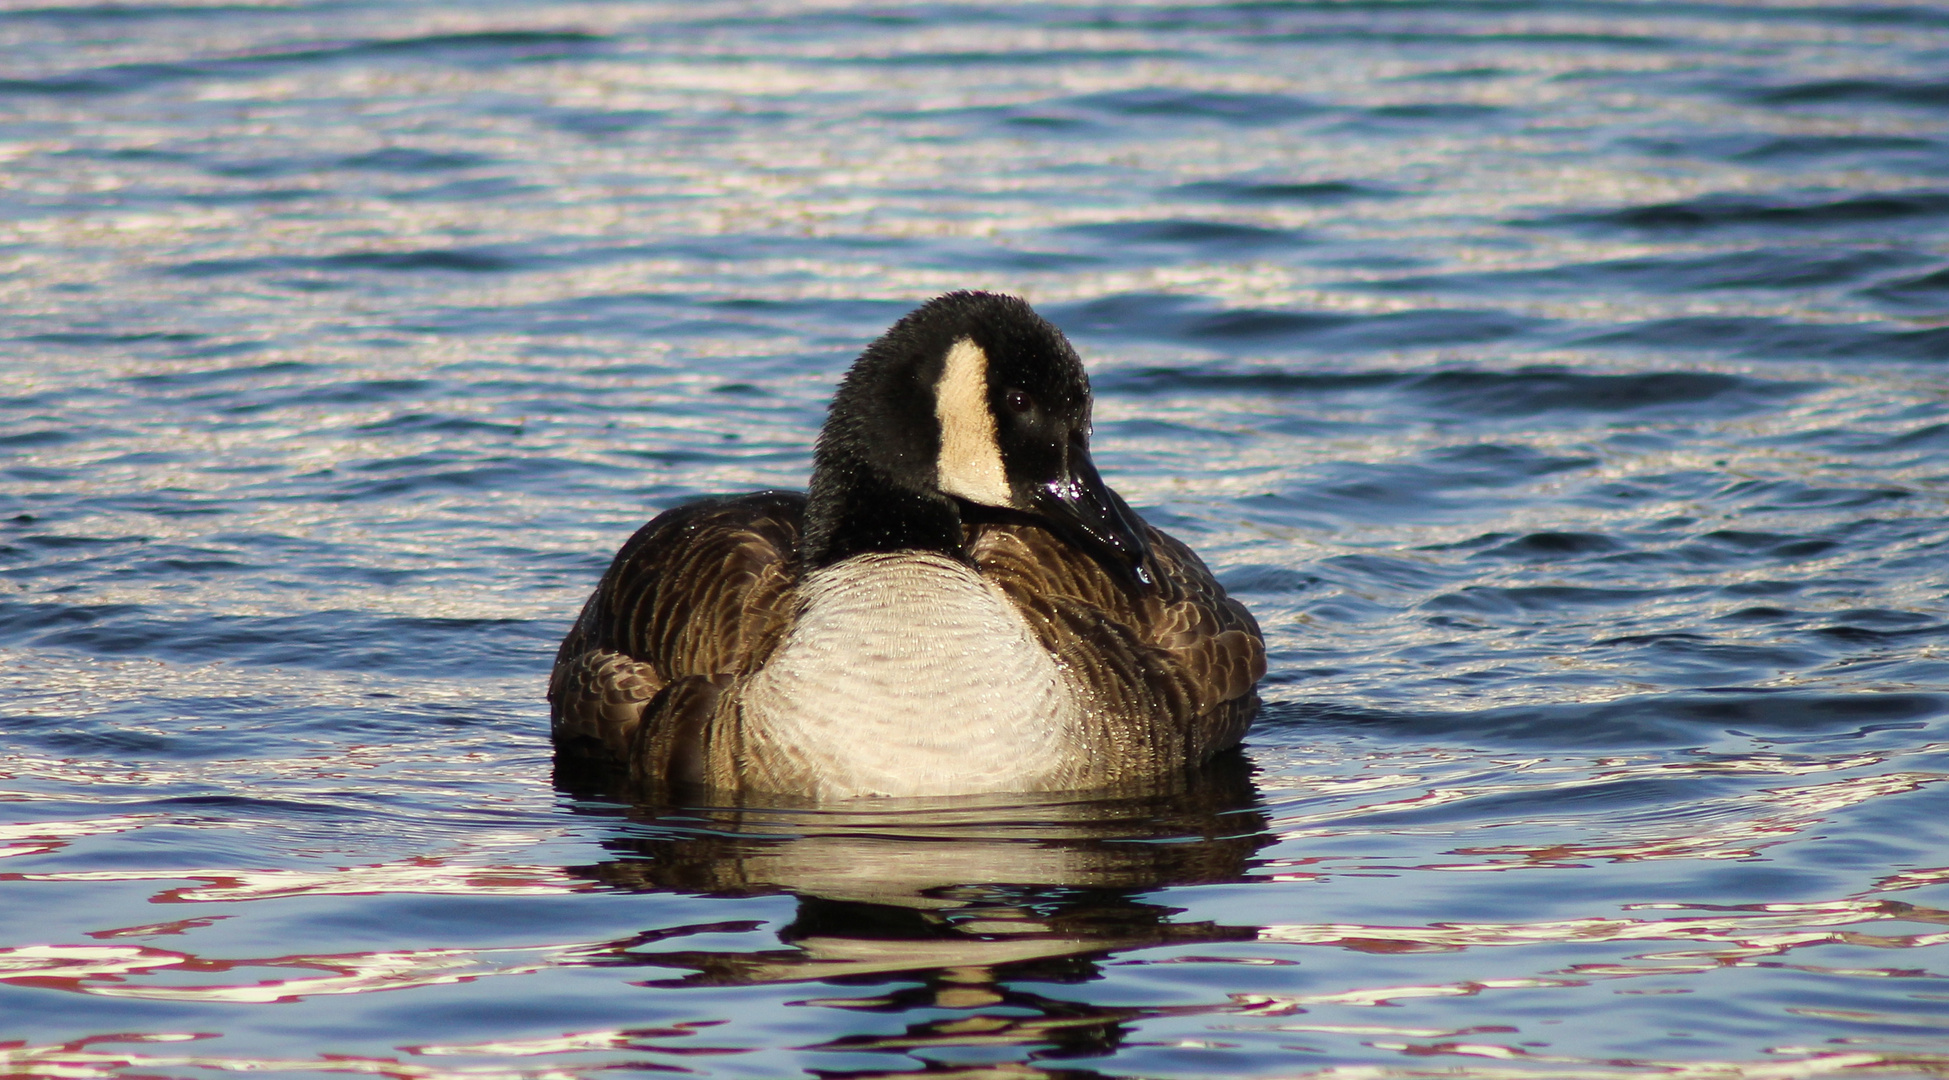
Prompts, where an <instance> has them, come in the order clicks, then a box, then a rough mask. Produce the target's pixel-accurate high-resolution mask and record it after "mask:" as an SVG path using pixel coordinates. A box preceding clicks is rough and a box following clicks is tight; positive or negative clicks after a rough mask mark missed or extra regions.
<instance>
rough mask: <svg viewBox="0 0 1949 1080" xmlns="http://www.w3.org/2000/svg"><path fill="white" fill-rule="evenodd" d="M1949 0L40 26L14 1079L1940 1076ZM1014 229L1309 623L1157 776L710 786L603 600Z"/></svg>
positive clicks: (13, 958)
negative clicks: (546, 696) (893, 325)
mask: <svg viewBox="0 0 1949 1080" xmlns="http://www.w3.org/2000/svg"><path fill="white" fill-rule="evenodd" d="M1945 72H1949V11H1945V9H1943V8H1941V7H1936V6H1924V5H1903V4H1900V3H1892V4H1874V3H1823V2H1801V3H1784V2H1782V3H1661V2H1644V3H1620V2H1578V3H1521V2H1513V0H1512V2H1500V3H1490V2H1484V3H1446V4H1419V3H1358V2H1347V3H1263V4H1239V5H1214V6H1197V5H1171V4H1119V5H1100V6H1099V5H1086V6H1062V5H1059V4H1036V5H1021V6H1012V5H980V6H966V7H963V6H947V5H940V6H933V5H908V6H868V5H852V4H848V3H830V4H819V5H813V4H805V5H794V4H771V5H766V4H758V3H751V4H742V3H740V4H728V3H727V4H655V3H639V4H614V3H560V4H553V3H524V4H506V3H478V2H476V3H466V4H462V3H394V4H363V3H338V2H319V3H306V2H304V0H296V2H292V3H284V4H262V5H260V4H254V3H229V4H226V3H211V4H183V5H180V6H175V5H168V4H140V3H134V4H112V5H110V4H101V5H94V4H84V5H78V6H67V7H58V6H32V0H28V2H27V3H12V4H8V5H6V6H5V7H4V9H0V303H4V311H5V314H6V318H5V320H4V323H0V472H3V473H4V477H5V480H4V484H0V650H4V651H0V658H3V659H0V687H3V689H0V732H3V733H4V734H0V739H3V740H4V743H3V744H0V750H3V751H4V758H0V774H3V775H4V783H0V793H3V794H0V798H4V800H5V801H6V807H5V820H6V821H8V822H10V824H6V825H4V826H0V855H5V856H10V857H8V858H5V859H0V870H4V873H3V874H0V879H3V880H4V885H0V926H3V927H4V929H0V1061H3V1062H4V1063H5V1064H4V1068H0V1072H4V1073H5V1074H6V1075H10V1076H12V1075H18V1076H32V1077H59V1078H81V1080H86V1078H93V1077H110V1076H116V1077H130V1078H137V1077H142V1078H147V1077H169V1078H177V1077H194V1076H208V1075H212V1070H217V1071H255V1072H265V1073H278V1074H298V1075H319V1076H324V1075H328V1074H329V1075H335V1076H342V1075H347V1074H354V1075H368V1074H369V1075H381V1076H386V1077H398V1078H411V1080H420V1078H429V1080H432V1078H440V1080H445V1078H449V1077H454V1078H459V1077H467V1078H503V1077H523V1078H534V1080H553V1078H564V1077H568V1078H573V1077H592V1076H596V1075H599V1074H601V1073H602V1072H603V1071H604V1070H611V1069H619V1068H620V1069H626V1070H638V1071H649V1072H672V1071H683V1072H689V1073H694V1074H701V1075H709V1076H725V1077H775V1076H799V1075H816V1076H820V1077H865V1076H878V1075H887V1074H897V1073H926V1074H927V1075H930V1076H962V1077H969V1078H973V1077H992V1078H1011V1080H1020V1078H1032V1077H1068V1078H1080V1077H1097V1076H1105V1077H1108V1076H1116V1077H1124V1076H1144V1077H1166V1076H1168V1077H1232V1076H1266V1077H1273V1076H1277V1077H1334V1078H1338V1080H1355V1078H1373V1077H1423V1076H1428V1077H1468V1078H1483V1080H1489V1078H1507V1077H1516V1078H1523V1077H1600V1078H1608V1077H1630V1076H1640V1075H1644V1076H1677V1077H1681V1078H1704V1080H1729V1078H1777V1077H1803V1076H1828V1075H1850V1076H1851V1075H1857V1074H1858V1075H1876V1076H1880V1075H1927V1076H1942V1075H1945V1074H1949V824H1945V822H1949V803H1945V790H1949V789H1944V788H1942V787H1941V786H1939V785H1940V782H1941V781H1943V780H1944V779H1945V777H1949V653H1945V649H1949V595H1946V592H1949V379H1945V377H1944V372H1945V370H1946V369H1945V364H1946V363H1949V124H1946V123H1945V121H1949V81H1945V78H1949V76H1945ZM964 287H982V288H991V289H1005V290H1012V291H1016V292H1020V293H1022V294H1024V295H1026V296H1028V297H1029V298H1031V299H1032V300H1033V301H1034V302H1035V303H1037V304H1038V305H1039V306H1040V307H1041V309H1042V310H1043V311H1044V312H1046V313H1047V314H1048V315H1049V316H1051V317H1052V318H1053V319H1054V320H1055V321H1056V322H1057V323H1059V324H1060V325H1061V326H1063V327H1064V328H1065V329H1066V330H1068V331H1069V332H1070V334H1071V335H1072V336H1073V337H1074V339H1075V340H1076V342H1077V344H1078V345H1079V347H1080V348H1081V349H1082V351H1083V353H1084V354H1085V356H1086V357H1087V358H1088V360H1089V362H1090V364H1091V368H1092V371H1093V373H1094V377H1095V380H1096V385H1097V388H1098V394H1099V400H1098V447H1099V449H1098V454H1097V458H1098V461H1099V463H1101V464H1102V466H1103V469H1104V472H1105V473H1106V474H1107V475H1108V476H1109V477H1110V478H1111V480H1112V481H1113V482H1114V483H1115V484H1116V485H1117V486H1118V487H1119V488H1120V489H1121V490H1122V491H1123V492H1124V493H1125V494H1126V496H1128V497H1129V499H1130V501H1131V502H1132V503H1134V504H1136V505H1137V506H1139V507H1140V508H1142V510H1143V511H1144V513H1145V514H1147V515H1148V516H1149V517H1150V518H1151V519H1152V520H1153V521H1155V522H1157V523H1159V524H1161V525H1163V526H1164V527H1166V528H1168V529H1170V530H1172V531H1174V532H1176V533H1177V534H1178V535H1180V536H1182V537H1184V538H1186V539H1187V540H1189V541H1190V542H1192V543H1193V544H1194V545H1195V546H1196V547H1197V548H1198V549H1199V550H1200V551H1202V552H1203V553H1204V554H1205V555H1206V557H1207V558H1208V559H1209V560H1210V561H1211V562H1212V564H1213V565H1214V566H1215V567H1216V568H1217V569H1218V570H1219V571H1220V573H1221V575H1222V576H1223V578H1224V580H1225V581H1226V582H1227V584H1228V585H1229V586H1230V587H1232V588H1233V589H1234V590H1235V591H1236V592H1237V593H1238V594H1240V595H1241V596H1242V597H1244V598H1245V600H1246V601H1247V602H1248V603H1249V604H1250V605H1251V606H1252V607H1253V608H1254V610H1255V611H1256V612H1257V613H1258V615H1259V618H1260V619H1261V621H1262V622H1263V623H1264V624H1265V626H1266V628H1267V632H1268V638H1269V641H1270V644H1271V648H1272V655H1273V667H1272V672H1271V674H1270V675H1269V676H1268V678H1267V680H1266V684H1265V687H1264V692H1265V696H1266V699H1267V702H1268V704H1267V708H1266V710H1265V714H1264V717H1263V719H1262V720H1261V721H1260V723H1259V724H1258V726H1257V727H1256V728H1255V729H1254V731H1253V733H1252V736H1251V740H1250V747H1249V752H1248V755H1247V760H1246V761H1245V762H1243V763H1240V764H1239V766H1238V768H1236V769H1234V770H1232V771H1231V772H1222V771H1221V773H1220V774H1218V775H1214V776H1213V777H1210V778H1208V782H1207V784H1206V785H1205V786H1204V787H1202V788H1200V789H1199V790H1197V791H1194V792H1192V793H1190V794H1188V795H1186V796H1184V797H1182V798H1178V799H1173V800H1164V801H1157V802H1088V801H1079V800H1060V799H1058V800H1040V801H1033V800H1032V801H1018V802H1014V803H1010V802H1007V801H1005V800H1004V801H1001V802H997V801H994V800H989V801H976V802H954V801H948V802H944V803H936V804H921V805H912V806H901V807H898V808H895V809H881V810H877V811H869V810H865V809H860V808H853V809H834V810H832V811H828V812H824V813H810V812H799V813H788V812H777V813H761V812H749V813H744V814H737V813H730V812H722V811H712V810H708V809H700V810H695V811H690V812H683V813H657V812H652V811H649V810H644V809H632V808H628V807H624V806H621V805H616V804H612V803H608V802H604V801H602V800H599V799H592V798H585V797H579V796H578V795H576V794H575V793H574V792H573V791H571V790H566V789H562V788H558V787H557V786H555V784H554V783H553V781H552V779H551V772H550V754H549V747H548V745H547V741H546V720H547V717H546V708H545V705H544V704H543V702H542V700H541V693H542V686H543V681H544V677H545V674H546V669H547V666H548V663H549V660H550V657H551V654H552V650H553V647H554V644H555V642H556V641H557V640H559V638H560V635H561V634H562V632H563V631H564V629H565V627H566V625H567V622H568V620H569V618H570V617H571V616H572V615H573V613H574V612H575V611H576V609H577V608H578V606H579V605H580V603H581V600H582V598H583V596H584V595H585V594H586V592H587V590H588V589H589V588H590V586H591V584H592V583H593V581H594V580H595V577H596V575H597V574H598V573H599V572H600V570H601V568H602V567H603V565H604V564H605V563H606V561H607V559H608V556H609V554H610V553H611V552H613V551H614V549H615V548H616V546H617V545H618V544H619V543H620V541H621V540H622V539H623V538H624V537H625V536H626V535H627V534H628V533H629V531H630V530H631V529H633V528H634V527H635V526H636V525H637V524H638V523H640V522H641V521H642V520H643V519H645V518H646V517H647V516H649V515H650V514H651V513H652V512H654V511H655V510H657V509H659V508H661V507H664V506H668V505H670V504H672V503H674V502H676V501H679V500H682V499H685V498H688V497H690V496H693V495H696V494H700V493H705V492H715V491H724V490H738V489H749V488H754V487H760V486H771V485H777V486H801V485H802V484H803V481H804V474H805V469H806V466H807V459H808V450H809V445H810V440H811V437H812V435H813V432H814V429H815V427H816V425H817V422H818V420H819V418H820V415H821V412H822V409H823V403H824V400H825V398H826V396H827V395H828V393H829V390H830V387H831V385H832V382H833V379H834V377H835V375H836V374H837V373H838V372H839V371H841V370H842V369H843V367H844V366H845V364H846V363H847V362H848V361H849V360H850V358H851V357H852V356H853V355H855V354H856V353H857V351H858V349H859V348H860V346H861V345H862V344H863V343H864V342H865V341H867V340H868V339H870V338H871V337H873V336H874V335H875V334H877V333H878V332H879V331H880V330H881V329H882V328H884V327H885V325H886V324H887V323H889V322H890V321H892V319H894V318H895V317H897V316H898V315H899V314H900V313H902V312H903V311H905V310H906V309H908V308H909V307H910V306H912V305H913V304H914V303H916V302H917V301H918V300H920V299H922V298H924V297H926V296H929V295H931V294H934V293H936V292H940V291H944V290H947V289H951V288H964Z"/></svg>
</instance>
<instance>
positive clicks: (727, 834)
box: [557, 753, 1273, 1075]
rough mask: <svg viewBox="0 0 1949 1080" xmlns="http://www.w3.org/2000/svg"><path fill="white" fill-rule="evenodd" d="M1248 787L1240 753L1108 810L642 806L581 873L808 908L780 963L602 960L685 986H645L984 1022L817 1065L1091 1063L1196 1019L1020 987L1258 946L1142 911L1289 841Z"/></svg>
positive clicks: (638, 886) (716, 957)
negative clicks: (1239, 945)
mask: <svg viewBox="0 0 1949 1080" xmlns="http://www.w3.org/2000/svg"><path fill="white" fill-rule="evenodd" d="M1250 774H1251V766H1250V764H1249V763H1248V762H1247V761H1246V760H1245V759H1244V757H1243V755H1240V754H1237V753H1232V754H1224V755H1220V756H1219V758H1218V759H1216V760H1215V761H1213V762H1212V763H1210V764H1208V765H1206V766H1204V767H1202V768H1200V769H1198V770H1196V771H1194V772H1192V773H1190V774H1188V775H1186V776H1185V777H1183V778H1181V779H1182V782H1181V783H1180V784H1177V785H1175V787H1176V789H1175V790H1172V791H1168V792H1157V791H1151V792H1131V791H1125V792H1122V793H1120V794H1119V795H1118V796H1117V797H1112V798H1094V799H1084V798H1081V797H1077V796H1069V797H1063V796H1029V797H1024V796H1011V797H1008V798H1001V797H990V796H964V797H956V798H937V799H885V800H870V801H862V802H859V803H856V804H853V805H846V806H834V805H832V804H826V805H823V806H812V805H809V804H801V805H792V804H789V803H771V804H765V805H754V804H750V803H747V804H746V805H743V806H739V807H734V808H695V807H681V806H673V805H669V804H668V803H661V804H659V803H656V802H650V803H639V804H637V805H635V806H633V807H632V808H631V809H629V810H628V811H627V812H626V816H627V820H628V824H627V825H626V826H625V827H624V828H623V829H621V830H619V831H620V832H621V834H622V835H618V836H616V837H614V838H612V839H610V840H608V841H605V846H606V847H608V848H609V849H610V850H611V851H613V852H614V853H615V856H616V857H615V858H613V859H610V860H607V861H604V862H601V863H598V864H596V865H593V866H587V867H581V868H577V869H576V870H575V871H574V872H575V873H578V874H581V875H586V876H587V877H589V878H592V879H594V880H598V881H601V882H602V883H604V884H606V885H608V886H610V887H614V888H619V889H627V890H644V891H664V890H668V891H678V892H689V893H701V894H705V895H712V896H727V897H728V896H760V895H791V896H794V897H796V898H797V900H798V911H797V914H796V917H795V918H794V919H793V920H792V922H791V923H790V924H789V925H787V926H786V927H784V928H783V929H782V930H780V931H779V934H778V938H779V944H780V947H779V948H776V949H763V950H754V951H711V950H676V951H658V950H657V949H656V948H655V944H656V942H657V941H658V940H660V939H663V938H664V937H665V935H664V934H662V933H657V932H652V933H648V934H645V935H643V936H642V937H641V938H639V939H638V940H637V941H636V942H634V943H631V944H630V945H628V946H625V947H621V948H616V949H614V950H611V951H609V952H608V955H607V956H606V957H605V958H604V959H602V960H598V961H595V962H596V963H605V964H618V965H641V966H644V967H652V968H664V969H673V970H674V971H675V972H683V973H684V974H673V975H671V976H670V977H666V978H660V979H651V980H647V981H646V983H645V985H650V986H659V987H682V986H738V985H756V984H769V983H788V982H803V981H813V980H825V981H843V983H844V984H845V985H847V986H849V987H856V988H857V987H863V986H872V987H873V988H874V990H875V991H877V992H872V993H866V994H862V995H860V996H849V997H837V998H831V997H822V998H817V999H813V1000H808V1001H806V1002H805V1004H810V1005H819V1006H825V1007H832V1008H845V1009H859V1010H869V1011H872V1012H875V1013H898V1012H904V1011H906V1010H909V1009H929V1010H936V1009H952V1010H969V1011H971V1015H963V1016H956V1017H953V1018H951V1019H946V1020H941V1019H930V1020H928V1021H926V1022H922V1023H917V1024H915V1025H912V1026H911V1027H910V1028H909V1029H908V1030H907V1032H905V1033H904V1034H902V1035H897V1036H885V1035H847V1036H841V1037H839V1038H837V1039H834V1040H832V1041H830V1042H828V1043H824V1044H821V1046H820V1047H818V1048H819V1049H830V1050H849V1051H872V1050H880V1051H911V1050H923V1049H926V1048H929V1047H949V1046H980V1045H986V1046H1019V1047H1038V1046H1039V1047H1040V1048H1041V1049H1039V1050H1036V1051H1035V1055H1036V1056H1038V1057H1040V1056H1044V1055H1049V1056H1058V1057H1071V1056H1090V1055H1093V1054H1096V1053H1107V1052H1109V1051H1110V1050H1111V1049H1113V1048H1114V1047H1115V1046H1116V1045H1117V1044H1118V1043H1120V1042H1121V1041H1122V1039H1123V1038H1124V1036H1125V1034H1126V1032H1127V1027H1126V1025H1127V1024H1128V1023H1129V1022H1132V1021H1136V1020H1139V1019H1142V1018H1144V1017H1148V1016H1155V1015H1159V1014H1161V1013H1168V1012H1175V1011H1182V1010H1177V1009H1169V1008H1165V1009H1157V1008H1141V1007H1131V1008H1115V1007H1103V1006H1097V1005H1091V1004H1087V1003H1084V1002H1079V1001H1071V1000H1063V999H1060V998H1051V997H1046V996H1043V995H1041V994H1037V993H1035V992H1033V991H1031V990H1026V989H1023V986H1024V985H1025V984H1033V983H1057V984H1067V983H1077V982H1084V981H1088V980H1090V979H1092V978H1095V977H1096V976H1097V974H1098V964H1099V963H1100V962H1101V961H1102V960H1103V959H1104V958H1105V957H1107V956H1108V955H1110V954H1113V953H1120V952H1124V951H1128V950H1133V949H1144V948H1150V947H1155V946H1162V945H1184V944H1194V943H1200V942H1225V941H1249V940H1252V939H1254V938H1255V937H1256V936H1257V934H1258V928H1257V927H1253V926H1226V925H1220V924H1216V923H1210V922H1173V921H1172V917H1173V916H1174V915H1176V914H1178V913H1179V909H1175V908H1171V907H1168V906H1165V905H1162V904H1158V903H1153V902H1148V901H1146V900H1142V899H1139V897H1140V896H1143V895H1145V894H1147V893H1150V892H1152V891H1153V890H1156V889H1158V888H1161V887H1165V886H1172V885H1191V884H1209V883H1216V882H1225V881H1234V880H1239V879H1241V878H1242V877H1243V876H1244V875H1245V874H1246V872H1247V871H1248V869H1249V868H1250V866H1251V860H1252V857H1253V855H1254V853H1255V852H1257V851H1258V850H1259V849H1260V848H1261V847H1264V846H1265V845H1266V844H1268V843H1270V842H1271V841H1272V839H1273V837H1272V835H1271V833H1270V832H1269V831H1268V820H1267V818H1266V816H1265V814H1264V813H1263V812H1262V810H1261V808H1260V805H1259V799H1258V792H1257V790H1256V789H1255V788H1254V786H1253V784H1252V782H1251V776H1250ZM557 782H558V785H562V786H564V787H565V788H566V789H567V790H569V791H570V792H571V793H572V794H578V795H584V796H587V795H590V794H594V793H593V792H591V791H589V790H588V789H586V788H582V789H580V790H577V788H576V786H575V785H574V784H573V783H572V782H570V778H565V777H562V776H558V778H557ZM585 805H587V804H585ZM612 805H613V804H612ZM591 809H592V810H593V807H591ZM992 1009H1000V1010H1005V1011H1003V1012H990V1011H987V1010H992ZM1030 1074H1032V1073H1025V1075H1030ZM848 1075H851V1074H848Z"/></svg>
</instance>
